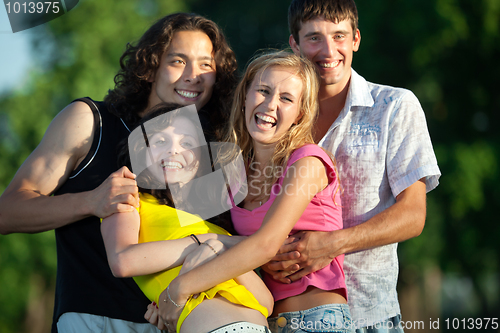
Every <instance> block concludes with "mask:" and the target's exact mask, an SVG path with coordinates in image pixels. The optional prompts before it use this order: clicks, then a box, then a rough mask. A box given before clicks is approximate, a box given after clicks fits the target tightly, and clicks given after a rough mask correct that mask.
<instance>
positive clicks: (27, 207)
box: [0, 190, 91, 235]
mask: <svg viewBox="0 0 500 333" xmlns="http://www.w3.org/2000/svg"><path fill="white" fill-rule="evenodd" d="M85 197H86V192H82V193H69V194H63V195H58V196H46V195H42V194H39V193H36V192H34V191H28V190H26V191H23V190H20V191H16V192H11V193H4V195H2V197H0V233H1V234H3V235H6V234H9V233H15V232H23V233H36V232H43V231H47V230H52V229H55V228H59V227H62V226H64V225H67V224H70V223H72V222H75V221H78V220H81V219H83V218H85V217H88V216H91V214H90V213H89V210H88V207H87V206H86V205H85Z"/></svg>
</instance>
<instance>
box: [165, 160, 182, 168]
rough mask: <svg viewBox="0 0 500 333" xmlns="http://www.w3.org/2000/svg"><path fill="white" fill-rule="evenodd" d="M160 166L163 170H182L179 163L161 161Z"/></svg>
mask: <svg viewBox="0 0 500 333" xmlns="http://www.w3.org/2000/svg"><path fill="white" fill-rule="evenodd" d="M160 166H161V167H162V168H163V169H165V170H180V169H182V168H184V167H183V166H182V164H181V163H180V162H177V161H165V160H161V163H160Z"/></svg>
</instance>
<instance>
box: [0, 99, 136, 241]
mask: <svg viewBox="0 0 500 333" xmlns="http://www.w3.org/2000/svg"><path fill="white" fill-rule="evenodd" d="M93 124H94V118H93V114H92V111H91V110H90V108H89V107H88V106H87V105H86V104H85V103H83V102H76V103H72V104H70V105H68V106H67V107H66V108H65V109H64V110H62V111H61V112H60V113H59V114H58V115H57V117H56V118H54V120H53V121H52V123H51V124H50V126H49V128H48V129H47V132H46V133H45V136H44V138H43V140H42V142H41V143H40V144H39V146H38V147H37V148H36V149H35V150H34V151H33V152H32V153H31V155H30V156H29V157H28V158H27V159H26V161H25V162H24V163H23V165H22V166H21V167H20V169H19V170H18V171H17V173H16V175H15V176H14V178H13V180H12V181H11V183H10V184H9V186H8V187H7V189H6V190H5V191H4V193H3V194H2V196H1V197H0V233H1V234H9V233H13V232H25V233H35V232H42V231H46V230H51V229H54V228H57V227H61V226H63V225H66V224H69V223H72V222H75V221H78V220H80V219H82V218H85V217H88V216H91V215H96V216H99V217H106V216H108V215H110V214H112V213H114V212H117V211H128V210H130V209H133V207H132V206H131V205H137V187H136V184H135V180H133V178H134V176H133V174H132V173H131V172H130V171H128V169H126V168H125V169H120V170H119V171H117V172H115V173H113V174H112V175H111V176H110V177H109V178H108V179H106V181H105V182H104V183H103V184H101V185H100V186H99V187H98V188H96V189H95V190H92V191H88V192H81V193H74V194H64V195H58V196H51V195H52V194H53V193H54V191H56V190H57V189H58V188H59V187H60V186H61V185H62V184H63V183H64V182H65V181H66V180H67V179H68V177H69V175H70V174H71V172H72V171H73V170H74V169H75V168H76V167H77V166H78V164H79V163H80V162H81V161H82V160H83V159H84V157H85V156H86V154H87V153H88V151H89V150H90V147H91V145H92V138H93V131H94V128H93V126H94V125H93ZM125 177H128V178H125ZM123 203H125V204H123Z"/></svg>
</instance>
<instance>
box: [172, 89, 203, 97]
mask: <svg viewBox="0 0 500 333" xmlns="http://www.w3.org/2000/svg"><path fill="white" fill-rule="evenodd" d="M176 91H177V93H178V94H179V95H181V96H184V97H186V98H195V97H197V96H198V95H199V94H200V93H199V92H192V91H185V90H176Z"/></svg>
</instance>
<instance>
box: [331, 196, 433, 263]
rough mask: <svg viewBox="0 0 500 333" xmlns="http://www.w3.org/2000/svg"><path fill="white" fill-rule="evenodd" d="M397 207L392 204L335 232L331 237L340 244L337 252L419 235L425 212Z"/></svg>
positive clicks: (394, 241)
mask: <svg viewBox="0 0 500 333" xmlns="http://www.w3.org/2000/svg"><path fill="white" fill-rule="evenodd" d="M400 206H402V205H398V203H396V204H394V205H393V206H391V207H390V208H388V209H386V210H385V211H383V212H381V213H379V214H377V215H375V216H374V217H372V218H371V219H369V220H368V221H366V222H364V223H362V224H359V225H357V226H354V227H351V228H346V229H343V230H339V231H338V232H337V233H335V235H334V236H333V237H338V241H340V242H341V244H343V245H342V247H341V248H340V249H339V251H338V252H339V254H342V253H345V254H348V253H352V252H358V251H363V250H368V249H372V248H375V247H379V246H384V245H388V244H393V243H399V242H403V241H405V240H407V239H410V238H413V237H416V236H418V235H420V233H421V232H422V230H423V228H424V224H425V211H424V212H419V211H418V210H413V209H412V208H411V207H400ZM334 257H335V253H334V254H333V258H334Z"/></svg>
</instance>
